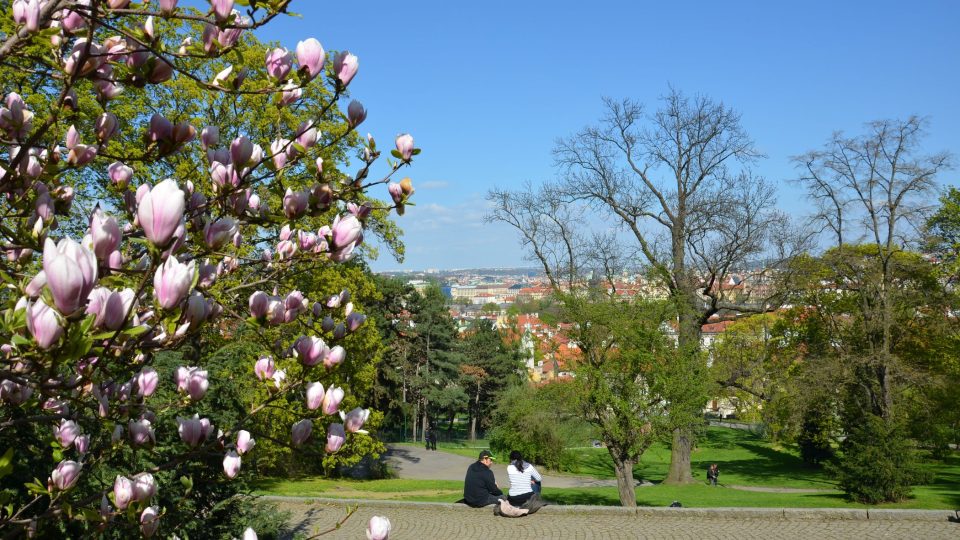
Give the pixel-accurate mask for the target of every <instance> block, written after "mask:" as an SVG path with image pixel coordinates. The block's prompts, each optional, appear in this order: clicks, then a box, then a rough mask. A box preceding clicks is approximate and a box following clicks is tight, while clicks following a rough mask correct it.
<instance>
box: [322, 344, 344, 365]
mask: <svg viewBox="0 0 960 540" xmlns="http://www.w3.org/2000/svg"><path fill="white" fill-rule="evenodd" d="M346 357H347V350H346V349H344V348H343V347H341V346H340V345H337V346H335V347H333V348H331V349H330V352H328V353H327V356H326V357H325V358H324V359H323V367H325V368H327V369H330V368H332V367H334V366H337V365H339V364H341V363H343V361H344V359H346Z"/></svg>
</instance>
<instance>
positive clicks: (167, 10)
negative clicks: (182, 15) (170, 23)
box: [160, 0, 177, 15]
mask: <svg viewBox="0 0 960 540" xmlns="http://www.w3.org/2000/svg"><path fill="white" fill-rule="evenodd" d="M176 9H177V0H160V13H163V14H164V15H172V14H173V12H174V11H176Z"/></svg>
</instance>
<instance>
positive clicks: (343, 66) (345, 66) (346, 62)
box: [333, 51, 360, 86]
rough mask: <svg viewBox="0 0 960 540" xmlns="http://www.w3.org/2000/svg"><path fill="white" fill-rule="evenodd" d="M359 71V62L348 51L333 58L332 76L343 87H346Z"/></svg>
mask: <svg viewBox="0 0 960 540" xmlns="http://www.w3.org/2000/svg"><path fill="white" fill-rule="evenodd" d="M358 69H360V60H359V59H358V58H357V57H356V55H353V54H350V51H341V52H339V53H337V55H336V56H334V57H333V74H334V75H335V76H336V77H337V80H338V81H340V84H342V85H343V86H348V85H349V84H350V81H352V80H353V77H354V76H355V75H356V74H357V70H358Z"/></svg>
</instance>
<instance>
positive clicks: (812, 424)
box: [797, 401, 839, 465]
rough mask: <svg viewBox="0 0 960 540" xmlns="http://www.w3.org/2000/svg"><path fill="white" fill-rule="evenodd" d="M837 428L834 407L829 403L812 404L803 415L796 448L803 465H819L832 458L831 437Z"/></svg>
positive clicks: (818, 402)
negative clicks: (798, 449) (798, 450)
mask: <svg viewBox="0 0 960 540" xmlns="http://www.w3.org/2000/svg"><path fill="white" fill-rule="evenodd" d="M838 428H839V426H838V422H837V419H836V414H835V405H834V404H833V403H831V402H830V401H817V402H815V403H812V404H811V405H810V406H809V407H808V408H807V409H806V411H804V414H803V422H802V424H801V426H800V433H799V434H798V435H797V446H798V447H799V448H800V458H801V459H803V461H804V462H805V463H810V464H814V465H819V464H822V463H826V462H827V461H829V460H830V459H832V458H833V457H834V450H833V436H834V433H835V432H836V431H837V429H838Z"/></svg>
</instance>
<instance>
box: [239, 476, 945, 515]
mask: <svg viewBox="0 0 960 540" xmlns="http://www.w3.org/2000/svg"><path fill="white" fill-rule="evenodd" d="M257 488H258V489H257V492H258V493H259V494H261V495H286V496H296V497H325V498H334V499H390V500H403V501H428V502H455V501H457V500H459V499H460V498H461V497H462V496H463V493H462V492H463V482H459V481H455V480H401V479H390V480H367V481H362V480H327V479H315V478H309V479H301V480H267V481H262V482H260V483H259V484H258V485H257ZM636 493H637V504H639V505H641V506H668V505H669V504H670V503H671V502H672V501H680V502H681V503H683V505H684V506H685V507H689V508H711V507H721V506H733V507H768V508H921V509H952V508H956V506H957V497H958V493H957V491H956V490H953V491H952V492H948V491H946V490H939V489H936V488H933V487H930V486H921V487H918V488H916V489H915V490H914V494H915V498H914V499H912V500H908V501H904V502H901V503H896V504H884V505H879V506H869V507H868V506H866V505H862V504H858V503H854V502H850V501H848V500H847V499H846V498H844V496H843V495H842V494H841V493H757V492H751V491H740V490H736V489H730V488H724V487H710V486H706V485H693V486H664V485H656V486H652V487H640V488H637V490H636ZM544 497H545V498H546V499H548V500H550V501H552V502H554V503H556V504H586V505H606V506H619V505H620V499H619V498H618V496H617V490H616V488H612V487H603V488H553V489H550V488H549V486H548V487H545V488H544ZM951 501H952V502H951Z"/></svg>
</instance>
